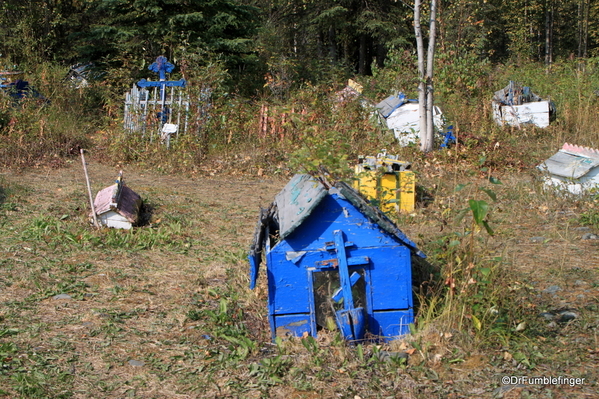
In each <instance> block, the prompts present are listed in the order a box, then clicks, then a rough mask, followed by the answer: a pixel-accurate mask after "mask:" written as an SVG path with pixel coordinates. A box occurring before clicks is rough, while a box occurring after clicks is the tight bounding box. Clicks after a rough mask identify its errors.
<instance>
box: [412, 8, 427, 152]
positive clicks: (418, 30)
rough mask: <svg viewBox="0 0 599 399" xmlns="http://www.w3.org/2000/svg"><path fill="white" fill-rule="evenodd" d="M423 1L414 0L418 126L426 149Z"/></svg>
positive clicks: (421, 143) (421, 141)
mask: <svg viewBox="0 0 599 399" xmlns="http://www.w3.org/2000/svg"><path fill="white" fill-rule="evenodd" d="M421 5H422V2H421V1H420V0H414V34H415V36H416V51H417V54H418V122H419V123H418V126H419V128H420V149H421V150H422V151H424V148H423V143H424V141H425V140H424V136H425V135H426V130H427V129H426V122H427V119H426V105H427V102H426V81H425V79H426V70H425V65H424V43H423V40H422V27H421V26H420V7H421Z"/></svg>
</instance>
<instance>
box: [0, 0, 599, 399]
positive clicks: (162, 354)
mask: <svg viewBox="0 0 599 399" xmlns="http://www.w3.org/2000/svg"><path fill="white" fill-rule="evenodd" d="M596 7H597V4H595V2H592V1H588V2H587V1H579V2H573V1H563V2H552V1H549V2H547V1H543V2H536V1H532V2H531V1H527V2H520V1H502V2H499V1H487V2H484V3H482V4H481V3H480V2H471V1H458V2H451V3H447V2H440V4H439V11H438V12H439V14H438V15H439V47H438V50H437V56H436V65H435V71H436V72H435V81H434V83H435V95H436V97H435V98H436V102H437V105H439V106H440V107H441V108H442V109H443V112H444V114H445V117H446V119H447V123H448V124H452V125H454V127H455V131H456V136H457V143H456V144H455V145H453V146H452V147H450V148H449V149H444V150H435V151H433V152H430V153H427V154H424V153H421V152H420V151H419V150H418V148H417V146H408V147H399V146H398V145H397V143H396V140H395V138H394V137H393V135H392V134H391V133H390V132H388V131H386V130H385V129H383V128H382V127H381V125H380V124H379V123H377V121H376V120H373V117H372V115H373V114H372V112H371V109H370V108H369V107H368V106H364V105H363V104H364V103H365V102H368V101H370V102H377V101H380V100H382V99H383V98H385V97H386V96H388V95H390V94H394V93H395V92H396V91H403V92H405V93H406V94H408V96H409V97H411V98H416V97H417V93H416V87H417V86H418V79H417V78H416V77H417V71H416V67H415V66H416V60H415V55H414V51H413V49H414V48H413V43H414V39H413V29H412V26H411V10H410V7H409V6H408V5H406V4H405V3H402V2H386V1H380V2H375V3H374V4H372V3H366V2H349V1H347V2H345V1H343V2H328V3H327V2H321V3H316V4H310V6H309V7H308V6H306V4H305V3H301V2H282V3H277V2H260V1H256V2H235V1H220V0H214V1H209V2H204V1H202V2H199V1H188V2H179V1H150V0H143V1H135V2H125V1H116V0H110V1H108V0H105V1H87V2H77V1H52V2H49V1H41V0H40V1H34V0H29V1H12V0H8V1H5V2H3V3H2V4H1V5H0V12H1V14H0V34H1V35H2V42H1V43H0V49H1V50H0V51H1V53H2V57H1V58H0V63H2V64H3V65H4V67H5V69H9V70H10V69H11V68H12V67H13V66H14V67H15V69H19V70H22V71H23V72H24V75H23V76H24V77H25V79H27V80H28V81H29V82H30V84H31V85H32V87H34V88H35V89H36V90H37V91H38V92H39V93H42V94H43V96H44V98H40V97H34V96H26V98H24V99H21V100H18V101H17V100H15V99H14V98H12V97H10V96H4V95H3V96H0V136H1V137H2V140H0V163H1V164H2V167H3V169H2V173H1V174H0V250H1V251H2V255H1V256H0V271H1V272H0V303H1V307H0V395H1V396H4V397H23V398H27V397H30V398H40V397H44V398H67V397H74V398H92V397H93V398H101V397H144V398H150V397H152V398H173V397H180V398H203V397H235V398H237V397H294V398H296V397H297V398H316V397H318V398H321V397H354V398H355V397H360V398H368V397H383V398H386V397H399V398H404V397H407V398H409V397H414V398H419V397H440V398H446V397H455V398H461V397H504V398H508V397H509V398H512V397H522V398H526V397H535V398H538V397H546V398H552V397H559V398H568V397H572V398H574V397H593V395H595V394H596V392H597V377H598V376H597V370H596V367H594V365H595V364H596V362H597V356H598V354H599V352H598V345H597V328H598V326H599V316H598V313H597V312H598V306H599V304H598V303H597V285H598V284H599V256H598V251H597V249H598V247H599V245H598V244H597V243H598V242H599V240H595V239H584V238H585V237H586V238H588V237H589V236H592V235H593V234H595V235H596V234H597V232H598V230H599V203H598V198H597V194H596V193H590V194H588V195H583V196H568V195H564V196H561V195H556V194H555V193H553V192H551V191H546V190H544V189H543V186H542V183H541V181H540V177H541V174H540V172H539V171H537V170H536V169H535V166H536V165H537V164H539V163H540V162H541V161H543V160H544V159H546V158H547V157H549V156H550V155H552V154H553V153H554V152H555V151H556V150H557V149H559V148H560V147H561V145H562V144H563V143H564V142H569V143H574V144H578V145H584V146H590V147H595V148H596V147H597V143H599V133H598V130H597V126H599V120H598V119H599V117H598V113H597V112H596V109H597V106H598V105H599V104H598V98H597V95H596V93H595V91H596V90H598V89H599V78H598V77H597V76H598V73H597V72H598V71H597V69H598V68H599V58H597V55H598V54H596V50H597V47H596V46H597V40H599V38H597V29H596V27H595V25H594V24H596V23H597V22H596V21H597V18H594V16H595V15H596V12H597V8H596ZM572 20H578V21H580V22H579V23H578V24H572V23H571V21H572ZM160 54H164V55H167V56H168V57H169V59H170V60H172V61H173V62H174V63H175V64H176V66H177V68H176V69H175V71H173V73H172V78H173V79H179V78H185V79H187V80H188V82H189V91H190V93H191V94H190V95H191V97H192V98H198V97H200V95H201V93H202V89H204V88H206V87H209V88H210V90H211V93H212V97H211V102H210V108H209V111H208V114H207V115H206V114H205V113H204V114H202V117H201V118H200V117H198V116H197V115H196V114H194V112H196V111H194V110H192V111H191V114H192V117H191V118H190V120H191V123H190V126H191V128H190V129H189V132H188V134H185V135H181V136H179V137H178V138H177V139H176V140H173V142H172V143H171V146H170V147H169V148H167V147H166V146H165V145H164V144H163V143H161V142H160V141H159V140H154V141H150V140H148V139H147V138H145V137H143V136H141V135H138V134H133V133H131V132H128V131H125V130H124V129H123V127H122V126H123V125H122V118H123V114H122V109H123V93H124V92H125V91H126V90H128V88H129V87H130V86H131V85H132V84H133V83H134V82H135V81H137V80H138V79H140V78H147V77H148V75H149V71H147V66H148V65H149V64H150V63H151V62H152V61H153V60H154V59H155V58H156V56H158V55H160ZM83 61H93V62H94V63H95V65H96V66H97V67H98V69H99V70H101V72H102V75H101V77H100V78H99V79H97V80H95V81H92V82H90V85H89V86H87V87H80V88H76V87H74V86H73V85H72V84H71V82H69V81H65V80H64V78H65V76H66V73H67V71H68V66H69V65H70V64H73V63H76V62H83ZM348 78H353V79H355V80H356V81H357V82H358V83H360V84H361V85H362V87H363V95H362V96H361V97H360V98H359V99H357V100H351V99H340V95H339V94H338V91H339V90H341V89H343V88H344V87H345V84H346V83H347V79H348ZM509 80H515V81H518V82H520V83H523V84H525V85H528V86H531V87H532V89H533V91H534V92H535V93H537V94H539V95H541V96H542V97H550V98H551V99H552V100H553V101H554V102H555V103H556V105H557V110H558V114H557V119H556V120H555V121H554V122H553V123H552V124H551V125H550V126H549V127H548V128H546V129H538V128H534V127H526V128H523V129H517V128H510V127H506V128H500V127H498V126H496V125H495V124H494V123H493V122H492V120H491V116H490V114H491V109H490V98H491V96H492V94H493V92H494V91H496V90H499V89H500V88H502V87H504V86H505V85H506V84H507V82H508V81H509ZM360 100H362V101H360ZM203 111H205V109H203ZM197 113H199V111H197ZM82 148H83V149H85V150H86V151H87V158H88V162H89V171H90V175H91V176H92V182H93V188H94V191H97V190H98V189H101V188H103V187H104V186H105V185H108V184H110V183H111V182H112V181H113V179H114V178H115V177H116V175H117V173H118V171H119V170H120V169H124V170H125V180H126V181H127V182H128V183H129V185H130V186H131V187H132V188H133V189H134V190H135V191H136V192H138V193H140V194H141V195H142V197H143V199H144V201H145V203H146V205H145V208H144V211H145V213H146V218H144V224H143V225H142V226H139V227H137V228H135V229H133V230H132V231H129V232H124V231H116V230H108V229H100V230H96V229H93V228H92V227H91V226H90V224H89V220H88V216H87V215H88V212H89V205H88V204H87V194H86V191H85V190H86V189H85V183H84V180H83V176H82V171H81V162H80V160H79V158H78V154H79V150H80V149H82ZM383 148H384V149H386V150H387V151H388V153H391V154H398V155H400V157H401V158H403V159H405V160H408V161H410V162H412V163H413V170H414V171H416V173H417V184H418V189H417V191H418V206H417V209H416V210H415V211H414V212H413V213H411V214H392V215H390V216H391V217H392V218H393V219H394V220H395V221H397V223H398V226H399V227H400V228H401V229H402V230H403V231H404V232H405V233H406V234H407V235H408V236H410V237H411V238H413V239H414V240H415V241H416V243H417V244H418V245H419V247H420V248H421V249H422V250H423V251H424V252H425V253H426V254H427V255H428V264H426V265H419V266H418V267H417V268H415V270H414V276H415V278H414V283H415V285H414V295H415V297H416V298H417V302H418V309H417V321H416V323H415V325H414V326H413V328H412V330H413V331H412V334H411V336H409V337H407V338H405V339H402V340H398V341H395V342H393V343H391V344H381V343H372V342H365V343H361V344H357V345H353V346H352V345H348V344H347V343H345V342H343V341H342V340H341V339H340V338H339V336H338V334H337V333H336V332H335V331H322V333H321V334H319V337H318V338H317V339H313V338H310V337H307V338H304V339H299V338H298V339H292V340H287V341H281V340H277V341H276V342H271V338H270V333H269V327H268V322H267V320H266V300H267V287H266V281H265V278H264V276H262V278H261V280H260V281H259V284H258V287H257V289H256V290H255V291H249V290H248V288H247V286H248V280H249V279H248V265H247V262H246V259H245V256H246V252H247V248H248V245H249V242H250V239H251V235H252V231H253V228H254V226H255V222H256V219H257V217H258V209H259V207H260V206H266V205H267V204H268V203H269V202H270V201H271V200H272V198H273V197H274V195H275V194H276V193H277V192H278V191H279V190H280V189H281V188H282V187H283V185H284V184H285V183H286V181H287V180H288V178H289V177H290V176H291V175H292V174H293V173H296V172H309V173H322V170H323V169H322V167H325V168H326V169H327V170H328V171H329V173H331V174H332V176H330V178H334V179H347V180H349V179H351V176H352V172H351V169H352V166H353V164H354V163H355V162H356V160H357V158H358V156H359V155H374V154H376V153H378V152H380V151H381V149H383ZM399 353H403V354H405V355H407V356H404V355H401V356H399V355H398V354H399ZM504 376H565V377H570V378H584V379H585V383H584V384H583V385H572V386H571V385H569V384H557V385H551V384H532V385H528V384H520V385H518V384H506V383H503V382H502V380H501V377H504Z"/></svg>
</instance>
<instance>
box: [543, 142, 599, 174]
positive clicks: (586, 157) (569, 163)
mask: <svg viewBox="0 0 599 399" xmlns="http://www.w3.org/2000/svg"><path fill="white" fill-rule="evenodd" d="M597 166H599V150H595V149H592V148H587V147H581V146H577V145H573V144H568V143H565V144H564V145H563V146H562V148H561V149H560V150H559V151H558V152H557V153H555V154H554V155H552V156H551V157H550V158H549V159H547V160H546V161H545V162H544V163H543V164H541V165H539V168H540V169H543V170H546V171H547V172H549V173H550V174H552V175H555V176H561V177H565V178H568V179H579V178H581V177H582V176H584V175H586V174H587V173H588V172H589V171H590V170H591V169H593V168H595V167H597Z"/></svg>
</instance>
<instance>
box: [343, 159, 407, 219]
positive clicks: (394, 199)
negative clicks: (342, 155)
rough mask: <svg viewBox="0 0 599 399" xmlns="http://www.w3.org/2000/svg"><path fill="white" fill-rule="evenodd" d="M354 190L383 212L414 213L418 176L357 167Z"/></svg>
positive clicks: (405, 172) (405, 171)
mask: <svg viewBox="0 0 599 399" xmlns="http://www.w3.org/2000/svg"><path fill="white" fill-rule="evenodd" d="M354 188H355V189H356V190H358V191H359V192H360V193H362V195H364V196H365V197H366V198H368V200H369V201H370V202H373V203H374V204H375V205H377V206H378V207H379V209H380V210H382V211H383V212H402V213H409V212H413V211H414V205H415V203H416V175H415V174H414V172H412V171H410V170H404V171H392V172H382V173H381V172H380V171H375V170H368V169H365V168H364V167H363V166H362V165H357V166H356V180H355V181H354Z"/></svg>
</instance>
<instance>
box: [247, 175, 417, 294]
mask: <svg viewBox="0 0 599 399" xmlns="http://www.w3.org/2000/svg"><path fill="white" fill-rule="evenodd" d="M334 194H336V195H338V196H340V197H342V198H344V199H346V200H347V201H349V202H350V203H351V204H352V205H353V206H355V207H356V208H357V209H358V210H359V211H360V212H361V213H362V214H363V215H364V216H366V218H368V219H369V220H370V221H371V222H372V223H375V224H376V225H378V227H379V228H380V229H381V230H383V231H385V232H386V233H388V234H389V235H391V236H392V237H393V238H395V239H396V240H398V241H399V242H401V243H402V244H404V245H405V246H406V247H408V248H409V249H410V251H411V252H412V253H413V254H414V255H416V256H419V257H421V258H426V255H425V254H424V253H423V252H422V251H420V250H419V249H418V247H417V246H416V244H415V243H414V242H412V241H411V240H410V239H409V238H408V237H407V236H406V235H405V234H404V233H403V232H402V231H401V230H400V229H399V228H398V227H397V226H395V224H394V223H393V222H392V221H391V220H390V219H389V218H388V217H387V216H385V214H384V213H383V212H381V210H380V209H379V208H377V207H374V206H372V205H371V204H370V203H369V202H368V201H367V200H366V199H364V197H362V196H361V194H360V193H358V192H357V191H356V190H354V189H353V188H352V187H350V186H349V185H347V184H346V183H344V182H337V183H335V184H334V185H333V187H331V188H329V189H327V188H326V187H325V185H324V184H323V183H322V182H320V181H318V180H316V179H314V178H313V177H312V176H310V175H302V174H298V175H295V176H293V178H292V179H291V180H290V181H289V183H287V185H286V186H285V187H284V188H283V190H281V191H280V192H279V194H277V195H276V196H275V200H274V201H273V203H272V204H271V206H270V207H269V208H268V210H264V209H263V210H261V213H260V219H259V220H258V224H257V226H256V231H255V233H254V239H253V242H252V244H251V246H250V251H249V254H248V259H249V261H250V266H251V267H250V270H251V276H250V288H253V287H254V284H255V282H256V278H257V274H258V268H259V266H260V263H261V252H262V248H263V245H264V239H265V229H266V227H267V226H268V225H269V224H270V223H271V220H276V221H277V222H278V225H279V238H280V239H281V240H283V239H285V237H288V236H289V235H290V234H291V233H293V231H294V230H295V229H296V228H297V227H299V226H300V225H301V224H302V223H303V222H304V220H306V218H307V217H308V216H310V214H311V213H312V211H313V210H314V209H316V207H317V206H318V204H319V203H320V202H321V201H322V199H323V198H325V197H326V196H327V195H334Z"/></svg>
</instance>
